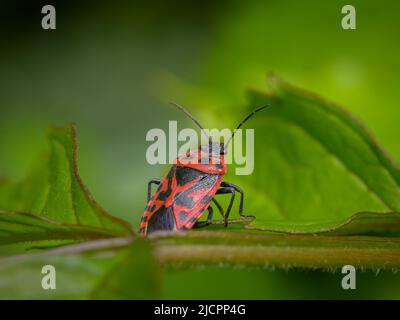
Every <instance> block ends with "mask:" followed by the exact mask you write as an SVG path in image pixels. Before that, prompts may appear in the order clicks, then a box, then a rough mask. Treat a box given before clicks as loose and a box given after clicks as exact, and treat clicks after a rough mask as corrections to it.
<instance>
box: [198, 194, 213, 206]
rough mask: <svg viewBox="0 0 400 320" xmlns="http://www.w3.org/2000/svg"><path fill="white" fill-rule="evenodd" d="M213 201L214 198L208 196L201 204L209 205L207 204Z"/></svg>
mask: <svg viewBox="0 0 400 320" xmlns="http://www.w3.org/2000/svg"><path fill="white" fill-rule="evenodd" d="M211 199H212V197H211V196H209V195H207V196H205V197H204V198H203V199H201V203H202V204H207V203H209V202H210V201H211Z"/></svg>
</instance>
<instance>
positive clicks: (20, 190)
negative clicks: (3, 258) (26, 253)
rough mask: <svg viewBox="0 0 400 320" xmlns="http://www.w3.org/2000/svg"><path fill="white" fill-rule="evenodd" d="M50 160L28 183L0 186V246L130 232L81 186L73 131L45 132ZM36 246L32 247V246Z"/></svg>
mask: <svg viewBox="0 0 400 320" xmlns="http://www.w3.org/2000/svg"><path fill="white" fill-rule="evenodd" d="M49 142H50V154H49V156H48V158H46V159H47V161H41V162H40V163H38V165H37V167H36V169H35V170H34V171H33V172H32V174H30V175H29V176H28V178H27V179H25V180H24V181H22V182H21V183H18V184H16V185H13V184H11V183H9V182H6V181H5V182H3V183H0V209H1V211H0V244H9V243H13V242H21V241H29V242H34V241H41V242H42V243H41V246H46V244H45V243H43V241H44V240H71V241H73V242H74V241H82V240H88V239H93V238H102V237H110V236H116V235H122V234H129V233H131V232H132V228H131V226H130V225H129V224H128V223H126V222H125V221H123V220H120V219H118V218H116V217H113V216H111V215H110V214H108V213H107V212H106V211H105V210H104V209H103V208H102V207H101V206H100V205H99V204H98V203H97V202H96V201H95V200H94V198H93V197H92V195H91V194H90V192H89V190H88V189H87V188H86V186H85V185H84V184H83V182H82V179H81V178H80V176H79V173H78V166H77V142H76V131H75V127H74V125H70V126H69V128H68V129H56V128H52V129H50V131H49ZM35 245H37V244H35Z"/></svg>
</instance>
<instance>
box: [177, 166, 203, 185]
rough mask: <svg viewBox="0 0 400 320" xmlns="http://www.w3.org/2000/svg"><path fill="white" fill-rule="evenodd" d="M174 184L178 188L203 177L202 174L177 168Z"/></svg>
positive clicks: (184, 168)
mask: <svg viewBox="0 0 400 320" xmlns="http://www.w3.org/2000/svg"><path fill="white" fill-rule="evenodd" d="M175 175H176V182H177V183H178V185H179V186H183V185H185V184H187V183H189V182H191V181H193V180H195V179H197V178H199V177H202V176H204V173H203V172H201V171H198V170H195V169H192V168H187V167H177V168H176V171H175Z"/></svg>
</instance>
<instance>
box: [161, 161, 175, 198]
mask: <svg viewBox="0 0 400 320" xmlns="http://www.w3.org/2000/svg"><path fill="white" fill-rule="evenodd" d="M175 171H176V166H172V167H171V169H170V170H169V172H168V174H167V190H165V191H161V192H160V193H159V194H158V197H157V198H158V199H159V200H165V199H167V198H168V197H169V196H170V194H171V192H172V188H171V187H172V177H173V176H174V174H175ZM159 188H162V184H160V187H159Z"/></svg>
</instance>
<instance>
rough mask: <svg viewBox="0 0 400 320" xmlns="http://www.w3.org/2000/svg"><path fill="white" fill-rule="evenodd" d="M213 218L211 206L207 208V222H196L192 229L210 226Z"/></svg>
mask: <svg viewBox="0 0 400 320" xmlns="http://www.w3.org/2000/svg"><path fill="white" fill-rule="evenodd" d="M212 218H213V209H212V208H211V206H208V216H207V221H197V222H196V223H195V224H194V226H193V228H202V227H207V226H208V225H210V224H211V221H212Z"/></svg>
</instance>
